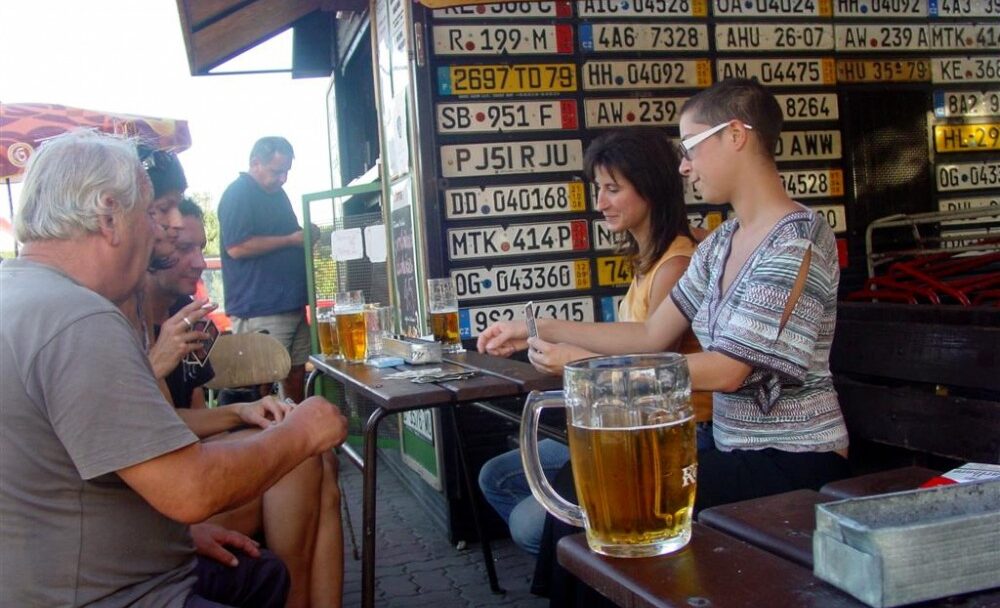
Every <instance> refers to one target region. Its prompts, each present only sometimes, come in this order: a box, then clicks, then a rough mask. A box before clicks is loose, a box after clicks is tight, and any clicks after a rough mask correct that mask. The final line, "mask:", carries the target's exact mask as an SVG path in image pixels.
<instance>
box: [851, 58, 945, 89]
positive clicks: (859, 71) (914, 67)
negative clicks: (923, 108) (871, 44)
mask: <svg viewBox="0 0 1000 608" xmlns="http://www.w3.org/2000/svg"><path fill="white" fill-rule="evenodd" d="M930 79H931V66H930V60H928V59H838V60H837V82H839V83H844V84H851V83H866V82H928V81H930Z"/></svg>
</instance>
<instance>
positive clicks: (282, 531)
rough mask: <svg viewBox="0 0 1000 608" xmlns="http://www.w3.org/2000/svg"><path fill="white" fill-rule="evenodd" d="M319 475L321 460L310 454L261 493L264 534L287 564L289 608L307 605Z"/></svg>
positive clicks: (319, 485) (316, 516)
mask: <svg viewBox="0 0 1000 608" xmlns="http://www.w3.org/2000/svg"><path fill="white" fill-rule="evenodd" d="M322 477H323V464H322V462H321V460H320V459H319V458H310V459H308V460H306V461H305V462H303V463H302V464H300V465H299V466H298V467H296V468H294V469H292V471H291V472H290V473H288V474H287V475H285V476H284V477H282V478H281V480H280V481H278V483H276V484H274V486H273V487H271V489H270V490H268V491H267V492H265V493H264V501H263V504H264V508H263V522H264V536H265V538H266V539H267V546H268V548H269V549H271V551H273V552H274V553H276V554H277V555H278V557H280V558H281V559H282V560H283V561H284V562H285V565H286V566H287V567H288V573H289V575H290V577H291V588H290V590H289V593H288V603H287V604H286V606H288V607H289V608H300V607H301V608H305V607H307V606H309V605H310V601H309V594H310V589H311V588H312V583H311V578H312V570H313V565H312V561H313V554H314V553H315V547H316V528H317V526H318V524H319V509H320V487H321V483H322Z"/></svg>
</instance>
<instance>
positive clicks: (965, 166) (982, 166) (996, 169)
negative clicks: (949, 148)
mask: <svg viewBox="0 0 1000 608" xmlns="http://www.w3.org/2000/svg"><path fill="white" fill-rule="evenodd" d="M934 173H935V174H936V176H937V189H938V192H956V191H959V190H979V189H980V188H996V187H997V186H1000V160H994V161H981V162H969V163H952V164H948V165H938V166H937V167H935V168H934Z"/></svg>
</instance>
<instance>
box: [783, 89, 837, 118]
mask: <svg viewBox="0 0 1000 608" xmlns="http://www.w3.org/2000/svg"><path fill="white" fill-rule="evenodd" d="M775 98H776V99H777V100H778V104H779V105H780V106H781V113H782V114H783V115H784V117H785V122H805V121H810V120H837V119H839V118H840V106H839V105H838V104H837V94H836V93H794V94H791V95H775Z"/></svg>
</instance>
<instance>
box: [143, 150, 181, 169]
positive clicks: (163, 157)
mask: <svg viewBox="0 0 1000 608" xmlns="http://www.w3.org/2000/svg"><path fill="white" fill-rule="evenodd" d="M139 162H140V163H142V168H143V169H145V170H146V171H147V172H148V171H150V170H151V169H160V170H164V169H166V168H167V167H170V166H172V165H174V164H175V163H176V162H177V155H176V154H174V153H173V152H167V151H165V150H154V149H153V148H147V147H146V146H139Z"/></svg>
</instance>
